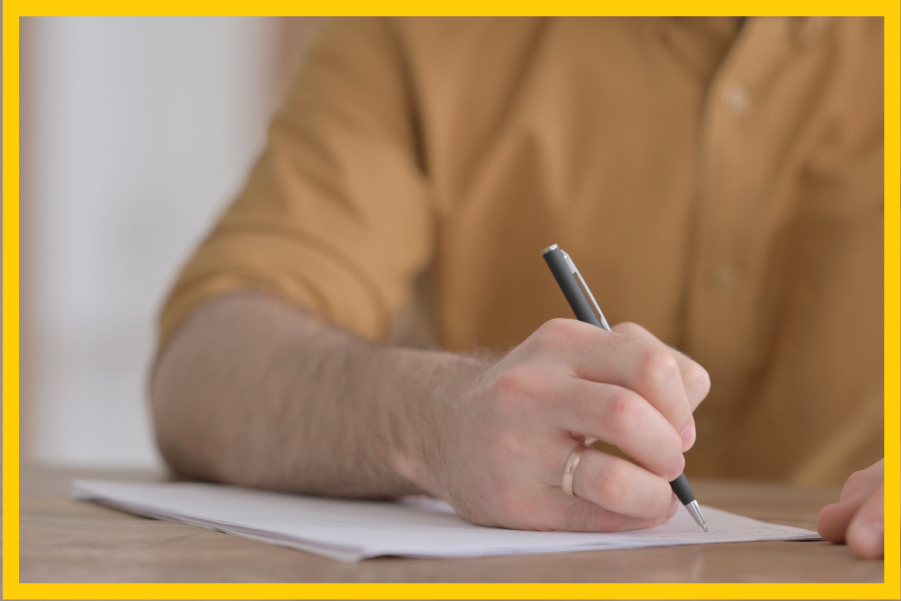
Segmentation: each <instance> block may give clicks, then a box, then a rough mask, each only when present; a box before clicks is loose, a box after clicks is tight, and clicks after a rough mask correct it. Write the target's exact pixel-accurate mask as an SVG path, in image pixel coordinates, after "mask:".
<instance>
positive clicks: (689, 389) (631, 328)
mask: <svg viewBox="0 0 901 601" xmlns="http://www.w3.org/2000/svg"><path fill="white" fill-rule="evenodd" d="M612 329H613V331H614V332H618V333H621V334H628V335H630V336H636V337H638V338H644V339H646V340H651V341H655V342H658V343H660V344H663V342H661V341H660V340H659V339H658V338H657V337H656V336H654V335H653V334H651V333H650V332H649V331H648V330H646V329H645V328H643V327H641V326H640V325H638V324H636V323H631V322H625V323H620V324H617V325H615V326H613V328H612ZM666 348H667V349H669V351H670V352H671V353H672V354H673V357H674V358H675V359H676V363H678V365H679V372H680V375H681V376H682V384H683V385H684V386H685V392H686V395H687V396H688V403H689V405H691V410H692V411H694V410H695V409H697V408H698V405H700V404H701V401H703V400H704V399H705V398H706V397H707V394H708V393H709V392H710V375H709V374H708V373H707V370H706V369H704V368H703V367H701V365H700V364H699V363H697V362H696V361H694V360H692V359H691V358H689V357H688V355H685V354H684V353H681V352H679V351H677V350H676V349H674V348H672V347H669V346H667V347H666Z"/></svg>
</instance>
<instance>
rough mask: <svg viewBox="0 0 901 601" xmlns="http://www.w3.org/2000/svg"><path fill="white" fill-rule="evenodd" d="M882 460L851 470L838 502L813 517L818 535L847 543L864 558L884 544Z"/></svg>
mask: <svg viewBox="0 0 901 601" xmlns="http://www.w3.org/2000/svg"><path fill="white" fill-rule="evenodd" d="M883 480H884V460H882V459H880V460H879V461H877V462H876V463H874V464H873V465H871V466H870V467H868V468H867V469H865V470H861V471H859V472H854V473H853V474H851V477H850V478H848V481H847V482H845V487H844V488H843V489H842V495H841V497H840V498H839V502H838V503H833V504H832V505H827V506H826V507H824V508H823V510H822V511H821V512H820V516H819V518H817V530H819V532H820V536H822V537H823V538H825V539H826V540H828V541H829V542H833V543H837V544H841V543H848V546H849V547H851V550H852V551H854V553H855V554H857V555H858V556H860V557H863V558H865V559H877V558H879V557H882V554H883V545H884V537H885V535H884V517H883V516H884V503H885V499H884V497H883V489H884V484H883Z"/></svg>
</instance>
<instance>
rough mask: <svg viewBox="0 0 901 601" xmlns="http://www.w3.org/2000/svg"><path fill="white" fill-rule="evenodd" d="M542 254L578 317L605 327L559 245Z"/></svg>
mask: <svg viewBox="0 0 901 601" xmlns="http://www.w3.org/2000/svg"><path fill="white" fill-rule="evenodd" d="M542 256H543V257H544V261H545V263H547V266H548V267H550V269H551V273H552V274H554V279H555V280H557V285H559V286H560V290H562V291H563V296H565V297H566V301H567V302H568V303H569V306H570V308H571V309H572V310H573V313H575V314H576V319H578V320H579V321H584V322H585V323H590V324H591V325H593V326H597V327H599V328H601V327H603V326H601V321H600V320H599V319H598V317H597V315H595V313H594V309H593V308H592V307H591V303H589V302H588V299H587V298H585V293H584V292H582V288H581V286H579V282H578V281H577V280H576V277H575V276H574V275H573V272H572V270H571V269H570V268H569V265H567V264H566V259H565V258H564V257H563V251H562V250H560V248H559V247H551V248H549V249H548V250H546V251H544V253H543V254H542Z"/></svg>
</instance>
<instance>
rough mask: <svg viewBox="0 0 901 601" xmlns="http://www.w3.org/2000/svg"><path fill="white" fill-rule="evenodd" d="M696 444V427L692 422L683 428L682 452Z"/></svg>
mask: <svg viewBox="0 0 901 601" xmlns="http://www.w3.org/2000/svg"><path fill="white" fill-rule="evenodd" d="M694 444H695V427H694V425H692V424H688V425H687V426H685V429H684V430H682V452H683V453H684V452H685V451H687V450H688V449H690V448H691V447H692V446H694Z"/></svg>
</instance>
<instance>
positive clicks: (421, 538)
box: [74, 480, 820, 561]
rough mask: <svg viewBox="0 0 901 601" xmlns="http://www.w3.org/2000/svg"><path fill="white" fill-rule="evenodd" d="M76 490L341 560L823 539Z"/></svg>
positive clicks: (429, 505)
mask: <svg viewBox="0 0 901 601" xmlns="http://www.w3.org/2000/svg"><path fill="white" fill-rule="evenodd" d="M74 486H75V496H76V497H78V498H81V499H88V500H93V501H96V502H99V503H103V504H104V505H109V506H112V507H115V508H117V509H121V510H123V511H127V512H129V513H135V514H138V515H143V516H147V517H151V518H157V519H162V520H171V521H175V522H183V523H185V524H193V525H195V526H201V527H203V528H211V529H213V530H220V531H222V532H227V533H229V534H234V535H237V536H243V537H245V538H250V539H254V540H259V541H263V542H267V543H272V544H276V545H283V546H286V547H293V548H295V549H301V550H303V551H309V552H311V553H316V554H318V555H324V556H326V557H331V558H334V559H338V560H341V561H359V560H361V559H365V558H367V557H376V556H379V555H399V556H404V557H477V556H485V555H515V554H522V553H561V552H570V551H590V550H598V549H626V548H635V547H654V546H665V545H687V544H703V543H726V542H740V541H760V540H818V539H819V538H820V537H819V536H818V535H817V534H816V533H815V532H811V531H809V530H802V529H801V528H792V527H789V526H774V525H771V524H765V523H763V522H758V521H756V520H752V519H750V518H746V517H742V516H738V515H734V514H730V513H726V512H725V511H719V510H717V509H712V508H710V507H704V508H703V511H704V516H705V517H706V518H707V525H708V527H709V529H710V532H704V531H703V530H701V529H700V528H698V526H697V524H695V523H694V521H693V520H692V518H691V516H690V515H689V514H688V512H686V511H681V510H680V511H679V512H678V513H677V514H676V517H674V518H673V519H672V520H671V521H670V522H669V523H667V524H663V525H661V526H657V527H655V528H651V529H648V530H635V531H631V532H622V533H616V534H608V533H583V532H529V531H523V530H504V529H501V528H484V527H482V526H475V525H473V524H470V523H469V522H467V521H465V520H463V519H462V518H460V517H459V516H457V515H456V514H455V513H454V511H453V509H452V508H451V507H450V506H449V505H447V504H445V503H443V502H441V501H436V500H434V499H427V498H422V497H407V498H404V499H401V500H399V501H397V502H388V501H385V502H378V501H353V500H344V499H328V498H321V497H305V496H298V495H289V494H280V493H272V492H264V491H259V490H251V489H246V488H238V487H232V486H220V485H214V484H197V483H161V484H134V483H122V482H102V481H88V480H76V481H75V483H74Z"/></svg>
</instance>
